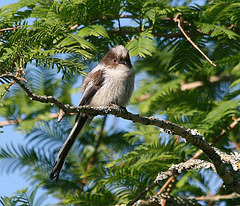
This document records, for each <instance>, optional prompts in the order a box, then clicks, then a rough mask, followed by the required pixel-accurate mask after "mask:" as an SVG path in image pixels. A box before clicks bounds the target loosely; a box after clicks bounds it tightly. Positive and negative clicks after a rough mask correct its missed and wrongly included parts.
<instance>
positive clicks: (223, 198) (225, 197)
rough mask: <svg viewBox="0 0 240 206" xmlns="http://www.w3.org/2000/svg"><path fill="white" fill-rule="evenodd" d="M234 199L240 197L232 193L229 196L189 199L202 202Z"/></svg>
mask: <svg viewBox="0 0 240 206" xmlns="http://www.w3.org/2000/svg"><path fill="white" fill-rule="evenodd" d="M233 198H240V195H239V194H237V193H235V192H234V193H232V194H229V195H213V196H209V197H206V196H201V197H189V198H188V199H194V200H198V201H199V200H202V201H206V200H207V201H209V200H211V201H218V200H227V199H233Z"/></svg>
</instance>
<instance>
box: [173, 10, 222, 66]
mask: <svg viewBox="0 0 240 206" xmlns="http://www.w3.org/2000/svg"><path fill="white" fill-rule="evenodd" d="M173 21H175V22H177V24H178V28H179V29H180V30H181V32H182V33H183V35H184V36H185V37H186V39H187V40H188V41H189V42H190V43H191V44H192V45H193V46H194V47H195V49H197V50H198V51H199V52H200V53H201V54H202V55H203V56H204V58H205V59H206V60H208V61H209V63H210V64H212V65H213V66H215V67H216V66H217V65H216V64H214V63H213V61H211V60H210V59H209V58H208V57H207V55H206V54H204V52H203V51H202V50H201V49H199V47H198V46H197V45H196V44H195V43H194V42H193V41H192V40H191V39H190V38H189V36H188V35H187V34H186V32H185V31H184V30H183V28H182V26H181V23H182V14H181V13H178V14H177V15H176V17H175V18H174V19H173Z"/></svg>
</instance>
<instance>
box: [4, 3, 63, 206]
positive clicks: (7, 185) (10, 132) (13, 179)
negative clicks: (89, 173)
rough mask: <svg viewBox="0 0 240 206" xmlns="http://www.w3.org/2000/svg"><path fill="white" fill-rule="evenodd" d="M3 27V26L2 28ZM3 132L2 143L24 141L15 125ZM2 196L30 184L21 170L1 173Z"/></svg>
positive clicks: (47, 201)
mask: <svg viewBox="0 0 240 206" xmlns="http://www.w3.org/2000/svg"><path fill="white" fill-rule="evenodd" d="M16 2H17V0H7V1H6V0H0V7H3V6H4V5H9V4H12V3H16ZM1 29H2V28H1ZM0 121H4V119H3V118H2V117H0ZM1 131H3V133H0V145H1V146H3V147H4V146H5V145H7V144H9V143H11V142H12V143H14V144H18V143H21V144H22V143H23V141H24V139H23V135H22V134H21V133H20V132H17V131H16V128H15V127H14V125H10V126H5V127H3V128H2V129H1ZM0 182H1V184H0V197H1V196H11V195H13V194H14V193H15V192H16V191H18V190H22V189H25V188H27V187H28V186H29V182H28V181H27V180H26V179H24V178H23V176H22V175H21V173H20V172H19V171H16V172H14V174H7V173H6V172H3V173H0ZM43 192H44V191H43V190H41V189H40V190H38V192H37V196H40V195H41V194H42V193H43ZM57 202H58V201H57V200H56V199H54V198H52V197H50V196H49V197H48V199H47V200H46V201H45V203H46V204H54V203H57Z"/></svg>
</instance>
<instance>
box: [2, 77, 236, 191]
mask: <svg viewBox="0 0 240 206" xmlns="http://www.w3.org/2000/svg"><path fill="white" fill-rule="evenodd" d="M0 78H10V79H13V80H15V81H16V83H18V84H19V85H20V87H21V88H22V89H23V90H24V91H25V92H26V94H27V95H28V96H29V97H30V98H31V99H32V100H35V101H38V102H42V103H52V104H53V105H55V106H57V107H58V108H59V109H62V110H63V111H64V112H66V114H68V113H87V114H91V115H94V116H97V115H106V114H112V115H114V116H116V117H121V118H123V119H126V120H131V121H132V122H138V123H141V124H143V125H153V126H157V127H160V128H163V129H164V130H170V131H172V132H173V133H174V134H176V135H179V136H181V137H183V138H185V139H186V140H187V141H188V142H190V143H191V144H193V145H195V146H196V147H198V148H199V149H201V150H203V152H204V153H205V154H206V155H207V156H208V158H209V159H210V160H211V161H212V162H213V164H214V166H215V169H216V172H217V174H218V175H219V176H220V177H221V178H222V180H223V182H224V184H225V186H226V187H227V188H229V189H230V190H232V191H234V192H236V193H239V194H240V183H239V181H238V180H237V178H235V177H234V176H233V175H232V174H231V173H230V171H228V170H227V168H226V166H225V164H224V163H225V162H227V163H230V164H231V165H232V166H233V169H234V170H236V169H238V167H239V166H238V162H240V154H238V156H237V153H236V154H232V155H234V156H236V158H235V159H234V161H231V159H232V157H233V156H232V155H229V156H227V157H229V158H230V159H228V160H226V159H224V156H223V154H224V155H225V153H222V152H220V151H219V150H217V149H215V148H213V147H212V146H210V145H209V144H208V142H207V141H206V140H205V139H204V137H203V136H202V135H201V134H200V133H199V132H198V131H196V130H192V129H186V128H185V127H180V126H178V125H176V124H174V123H172V122H169V121H165V120H162V119H159V118H157V117H154V116H151V117H146V116H140V115H138V114H132V113H130V112H128V111H126V110H125V109H121V108H118V107H109V106H102V107H97V108H93V107H89V106H81V107H75V106H70V105H68V104H63V103H61V102H60V101H58V100H57V99H56V98H54V97H52V96H39V95H36V94H34V93H32V92H31V91H30V90H29V89H28V88H27V87H26V86H25V85H24V84H23V83H22V82H21V79H20V78H18V77H16V76H14V75H11V74H3V75H0ZM223 160H224V161H225V162H223ZM192 161H196V160H192ZM171 175H172V174H171ZM171 175H170V176H171ZM165 176H167V177H169V176H168V175H164V174H162V173H160V174H159V175H158V177H157V179H156V180H155V181H156V182H157V181H161V180H162V179H165Z"/></svg>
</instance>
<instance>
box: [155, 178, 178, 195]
mask: <svg viewBox="0 0 240 206" xmlns="http://www.w3.org/2000/svg"><path fill="white" fill-rule="evenodd" d="M175 177H176V176H175V175H174V176H171V177H170V178H168V180H167V181H166V182H165V183H164V185H163V186H162V187H161V189H160V190H159V191H158V192H157V194H161V193H162V192H163V191H164V189H165V188H166V187H167V186H168V185H169V184H170V182H171V181H172V180H173V179H174V178H175Z"/></svg>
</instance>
